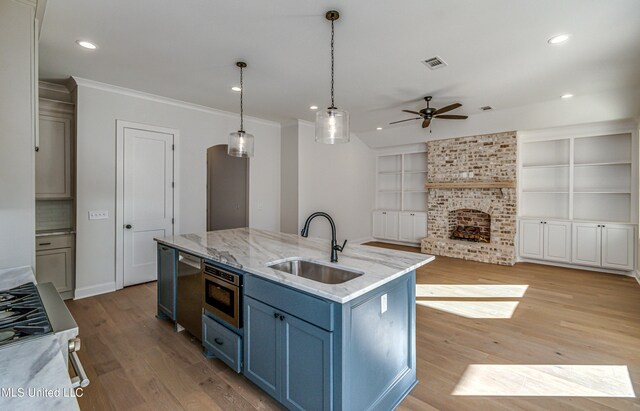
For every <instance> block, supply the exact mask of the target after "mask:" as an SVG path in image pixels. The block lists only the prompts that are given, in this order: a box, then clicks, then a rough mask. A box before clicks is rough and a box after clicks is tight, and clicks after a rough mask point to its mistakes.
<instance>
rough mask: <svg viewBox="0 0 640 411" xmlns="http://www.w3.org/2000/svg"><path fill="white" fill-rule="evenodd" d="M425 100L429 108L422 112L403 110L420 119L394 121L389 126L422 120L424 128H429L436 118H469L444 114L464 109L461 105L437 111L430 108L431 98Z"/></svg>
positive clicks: (449, 106)
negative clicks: (460, 108)
mask: <svg viewBox="0 0 640 411" xmlns="http://www.w3.org/2000/svg"><path fill="white" fill-rule="evenodd" d="M424 99H425V100H426V101H427V108H423V109H422V110H420V111H411V110H402V111H404V112H405V113H411V114H415V115H417V116H420V117H415V118H408V119H406V120H400V121H394V122H392V123H389V124H396V123H402V122H404V121H411V120H420V119H422V128H427V127H429V125H430V124H431V120H432V119H434V118H443V119H445V120H464V119H466V118H468V116H461V115H456V114H443V113H446V112H449V111H451V110H454V109H456V108H458V107H462V104H460V103H453V104H450V105H448V106H446V107H442V108H440V109H436V108H433V107H429V102H430V101H431V96H427V97H425V98H424Z"/></svg>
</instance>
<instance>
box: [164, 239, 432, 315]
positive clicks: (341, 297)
mask: <svg viewBox="0 0 640 411" xmlns="http://www.w3.org/2000/svg"><path fill="white" fill-rule="evenodd" d="M155 240H156V241H157V242H159V243H162V244H165V245H168V246H170V247H174V248H177V249H179V250H182V251H185V252H188V253H191V254H193V255H196V256H199V257H202V258H205V259H209V260H213V261H218V262H220V263H223V264H226V265H230V266H232V267H236V268H240V269H242V270H243V271H246V272H248V273H250V274H253V275H256V276H259V277H263V278H266V279H269V280H272V281H276V282H279V283H282V284H285V285H288V286H290V287H292V288H296V289H299V290H301V291H305V292H308V293H310V294H314V295H317V296H319V297H323V298H326V299H328V300H332V301H336V302H338V303H346V302H347V301H350V300H352V299H354V298H356V297H358V296H360V295H363V294H365V293H367V292H369V291H371V290H373V289H376V288H378V287H380V286H381V285H383V284H385V283H388V282H389V281H392V280H393V279H395V278H398V277H401V276H402V275H404V274H406V273H408V272H410V271H413V270H415V269H416V268H418V267H420V266H422V265H424V264H427V263H428V262H430V261H432V260H433V259H434V258H435V257H434V256H432V255H427V254H419V253H409V252H404V251H396V250H389V249H386V248H379V247H371V246H363V245H354V244H349V243H347V246H346V247H345V249H344V251H343V252H342V253H338V263H337V264H336V265H337V266H343V267H345V268H351V269H353V270H357V271H361V272H364V275H362V276H360V277H357V278H354V279H352V280H349V281H347V282H345V283H342V284H324V283H320V282H317V281H313V280H309V279H307V278H302V277H298V276H295V275H291V274H287V273H284V272H282V271H277V270H274V269H271V268H269V267H267V263H270V262H272V261H276V260H281V259H285V258H291V257H303V258H308V259H311V260H315V261H320V262H323V263H329V259H330V253H331V250H330V248H331V246H330V241H329V240H324V239H318V238H304V237H301V236H298V235H294V234H285V233H276V232H272V231H266V230H258V229H255V228H236V229H232V230H220V231H210V232H208V233H194V234H182V235H176V236H170V237H165V238H156V239H155ZM329 264H334V263H329Z"/></svg>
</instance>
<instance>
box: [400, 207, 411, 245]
mask: <svg viewBox="0 0 640 411" xmlns="http://www.w3.org/2000/svg"><path fill="white" fill-rule="evenodd" d="M413 214H414V213H408V212H404V213H400V214H399V217H398V219H399V220H398V221H399V232H398V240H400V241H408V242H413V241H415V233H414V228H413V227H414V222H413Z"/></svg>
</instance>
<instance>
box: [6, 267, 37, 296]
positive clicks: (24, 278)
mask: <svg viewBox="0 0 640 411" xmlns="http://www.w3.org/2000/svg"><path fill="white" fill-rule="evenodd" d="M35 282H36V276H35V275H34V274H33V270H31V267H29V266H28V265H27V266H24V267H15V268H5V269H2V270H0V290H8V289H9V288H13V287H17V286H19V285H22V284H24V283H35Z"/></svg>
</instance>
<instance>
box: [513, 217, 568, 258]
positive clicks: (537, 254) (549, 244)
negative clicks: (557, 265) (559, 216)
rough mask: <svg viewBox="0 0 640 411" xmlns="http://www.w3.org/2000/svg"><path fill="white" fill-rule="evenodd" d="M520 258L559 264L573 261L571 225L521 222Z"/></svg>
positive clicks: (559, 222)
mask: <svg viewBox="0 0 640 411" xmlns="http://www.w3.org/2000/svg"><path fill="white" fill-rule="evenodd" d="M519 245H520V257H523V258H533V259H538V260H549V261H558V262H567V263H568V262H570V261H571V223H570V222H566V221H550V220H547V221H540V220H520V238H519Z"/></svg>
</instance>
